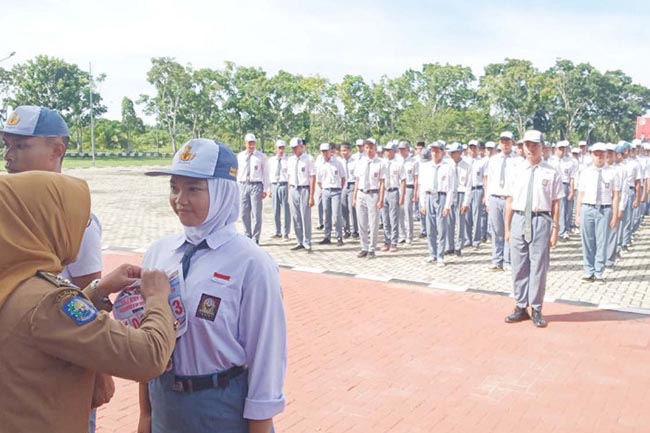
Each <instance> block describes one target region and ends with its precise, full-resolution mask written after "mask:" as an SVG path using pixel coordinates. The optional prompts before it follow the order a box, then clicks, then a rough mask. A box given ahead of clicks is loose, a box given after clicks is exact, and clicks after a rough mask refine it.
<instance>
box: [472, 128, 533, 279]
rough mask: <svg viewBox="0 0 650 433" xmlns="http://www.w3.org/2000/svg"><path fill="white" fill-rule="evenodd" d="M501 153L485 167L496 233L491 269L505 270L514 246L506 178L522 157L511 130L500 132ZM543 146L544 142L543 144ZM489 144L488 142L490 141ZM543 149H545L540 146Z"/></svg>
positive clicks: (489, 208) (488, 205)
mask: <svg viewBox="0 0 650 433" xmlns="http://www.w3.org/2000/svg"><path fill="white" fill-rule="evenodd" d="M499 144H500V146H501V150H502V151H501V153H498V154H495V155H493V156H491V157H490V159H489V161H488V163H487V166H486V169H485V181H484V184H486V185H487V199H486V204H487V207H488V219H489V225H490V234H491V235H492V266H491V267H490V269H491V270H494V271H498V270H503V269H504V267H510V247H509V245H508V242H506V241H505V237H504V235H505V217H506V178H507V177H508V172H509V171H510V170H513V168H514V166H515V165H516V164H517V163H518V162H519V161H520V160H521V159H520V158H517V155H516V154H515V152H513V150H512V146H513V144H514V140H513V135H512V132H510V131H504V132H502V133H501V135H500V136H499ZM542 146H543V144H542ZM486 147H487V145H486ZM540 151H541V149H540Z"/></svg>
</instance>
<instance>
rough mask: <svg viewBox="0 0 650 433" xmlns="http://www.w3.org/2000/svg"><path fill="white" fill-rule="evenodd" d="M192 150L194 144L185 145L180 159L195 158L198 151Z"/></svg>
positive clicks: (189, 159)
mask: <svg viewBox="0 0 650 433" xmlns="http://www.w3.org/2000/svg"><path fill="white" fill-rule="evenodd" d="M190 150H192V146H190V145H189V144H188V145H187V146H185V149H184V150H183V152H182V153H180V154H179V155H178V159H180V160H181V161H191V160H193V159H194V157H195V156H196V153H191V152H190Z"/></svg>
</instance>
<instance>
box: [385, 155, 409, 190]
mask: <svg viewBox="0 0 650 433" xmlns="http://www.w3.org/2000/svg"><path fill="white" fill-rule="evenodd" d="M384 167H385V170H386V174H385V176H386V180H384V187H385V188H386V189H387V190H388V188H391V189H392V188H399V187H400V185H401V183H402V181H403V180H406V173H404V165H403V164H402V161H400V160H398V159H397V158H393V159H385V160H384Z"/></svg>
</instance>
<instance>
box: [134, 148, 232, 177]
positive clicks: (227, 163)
mask: <svg viewBox="0 0 650 433" xmlns="http://www.w3.org/2000/svg"><path fill="white" fill-rule="evenodd" d="M145 174H146V175H147V176H164V175H168V176H169V175H176V176H187V177H195V178H199V179H226V180H232V181H236V180H237V157H236V156H235V154H234V153H233V151H232V150H230V148H229V147H228V146H226V145H225V144H223V143H221V142H219V141H216V140H210V139H207V138H194V139H192V140H190V141H188V142H187V143H185V144H184V145H183V146H182V147H181V148H180V149H179V150H178V152H176V155H174V160H173V161H172V168H171V169H170V170H157V171H149V172H147V173H145Z"/></svg>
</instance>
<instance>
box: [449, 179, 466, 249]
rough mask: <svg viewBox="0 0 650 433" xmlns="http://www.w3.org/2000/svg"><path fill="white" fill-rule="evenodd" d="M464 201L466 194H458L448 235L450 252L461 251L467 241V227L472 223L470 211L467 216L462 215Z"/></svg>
mask: <svg viewBox="0 0 650 433" xmlns="http://www.w3.org/2000/svg"><path fill="white" fill-rule="evenodd" d="M463 201H465V193H464V192H457V193H456V200H454V204H453V205H452V207H451V213H450V214H449V217H450V218H449V230H448V234H447V239H448V241H447V249H448V250H456V251H460V250H462V249H463V247H464V246H465V243H466V241H467V226H468V224H470V221H468V219H469V217H470V213H469V209H468V211H467V212H465V215H463V214H461V213H460V210H461V207H462V205H463Z"/></svg>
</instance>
